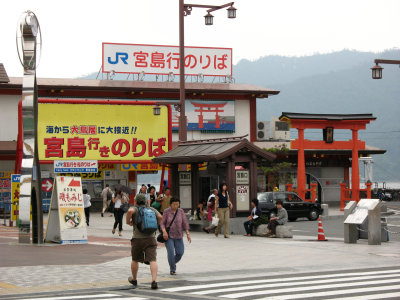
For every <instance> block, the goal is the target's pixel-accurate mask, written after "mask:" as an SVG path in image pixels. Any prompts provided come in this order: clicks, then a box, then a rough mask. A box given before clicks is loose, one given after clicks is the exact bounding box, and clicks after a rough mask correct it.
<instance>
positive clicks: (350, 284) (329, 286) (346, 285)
mask: <svg viewBox="0 0 400 300" xmlns="http://www.w3.org/2000/svg"><path fill="white" fill-rule="evenodd" d="M397 282H399V283H400V279H385V280H375V281H368V284H369V285H371V284H389V283H397ZM364 284H365V283H363V282H347V283H341V284H326V285H319V286H306V287H296V288H287V289H279V290H273V291H271V290H268V291H266V290H263V291H254V292H245V293H233V294H224V295H220V296H219V297H224V298H230V299H236V298H242V297H249V296H258V295H267V294H280V293H295V292H302V291H309V290H321V289H334V288H340V289H344V288H350V287H355V286H363V285H364ZM399 287H400V286H398V288H399Z"/></svg>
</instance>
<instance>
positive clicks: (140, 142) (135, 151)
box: [132, 138, 146, 157]
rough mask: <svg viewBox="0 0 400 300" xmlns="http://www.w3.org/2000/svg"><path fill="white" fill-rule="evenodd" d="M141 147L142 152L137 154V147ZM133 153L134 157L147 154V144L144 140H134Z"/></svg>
mask: <svg viewBox="0 0 400 300" xmlns="http://www.w3.org/2000/svg"><path fill="white" fill-rule="evenodd" d="M138 145H140V146H141V147H142V150H141V151H140V152H137V150H136V148H137V146H138ZM132 152H133V156H134V157H138V156H142V155H143V154H145V153H146V142H145V141H143V140H138V139H136V138H134V139H133V140H132Z"/></svg>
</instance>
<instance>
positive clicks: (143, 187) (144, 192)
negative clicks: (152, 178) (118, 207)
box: [135, 184, 149, 205]
mask: <svg viewBox="0 0 400 300" xmlns="http://www.w3.org/2000/svg"><path fill="white" fill-rule="evenodd" d="M139 194H142V195H144V196H145V197H146V204H148V201H149V194H148V193H147V187H146V186H145V185H144V184H142V186H141V187H140V190H139V193H137V194H136V196H135V202H136V197H137V195H139ZM135 205H136V204H135Z"/></svg>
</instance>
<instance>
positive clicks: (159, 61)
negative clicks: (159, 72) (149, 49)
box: [150, 52, 165, 69]
mask: <svg viewBox="0 0 400 300" xmlns="http://www.w3.org/2000/svg"><path fill="white" fill-rule="evenodd" d="M150 67H152V68H162V69H164V67H165V59H164V53H158V52H154V53H151V64H150Z"/></svg>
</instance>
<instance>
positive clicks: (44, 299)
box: [27, 294, 120, 300]
mask: <svg viewBox="0 0 400 300" xmlns="http://www.w3.org/2000/svg"><path fill="white" fill-rule="evenodd" d="M119 296H120V295H118V294H96V295H80V296H71V295H70V296H60V297H40V298H28V299H27V300H68V299H106V298H113V297H119ZM114 299H115V298H113V300H114Z"/></svg>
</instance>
